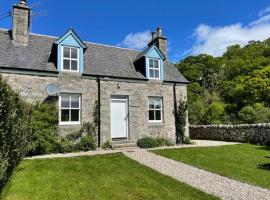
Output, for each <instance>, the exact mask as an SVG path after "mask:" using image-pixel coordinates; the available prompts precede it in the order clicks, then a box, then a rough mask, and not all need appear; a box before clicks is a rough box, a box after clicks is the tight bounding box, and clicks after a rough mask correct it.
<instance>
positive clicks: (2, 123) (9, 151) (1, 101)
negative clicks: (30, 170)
mask: <svg viewBox="0 0 270 200" xmlns="http://www.w3.org/2000/svg"><path fill="white" fill-rule="evenodd" d="M30 116H31V106H30V105H29V104H27V103H26V102H24V101H23V100H21V98H20V97H19V95H18V94H17V93H15V92H14V91H13V90H12V89H11V88H10V86H9V85H8V84H7V83H6V82H5V81H4V80H3V79H2V78H1V76H0V191H1V188H2V187H3V185H4V183H5V182H6V181H7V179H8V177H9V175H10V174H11V172H12V170H13V168H14V167H15V166H16V165H17V164H18V162H19V161H20V160H21V159H22V158H23V157H24V155H25V154H26V153H27V150H28V145H29V141H30V135H31V117H30Z"/></svg>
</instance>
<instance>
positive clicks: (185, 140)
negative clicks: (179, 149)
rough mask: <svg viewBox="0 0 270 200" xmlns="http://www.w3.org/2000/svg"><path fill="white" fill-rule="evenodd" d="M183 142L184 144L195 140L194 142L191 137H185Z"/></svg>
mask: <svg viewBox="0 0 270 200" xmlns="http://www.w3.org/2000/svg"><path fill="white" fill-rule="evenodd" d="M183 143H184V144H195V142H192V141H191V140H190V138H189V137H186V136H185V137H184V141H183Z"/></svg>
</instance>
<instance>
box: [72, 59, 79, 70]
mask: <svg viewBox="0 0 270 200" xmlns="http://www.w3.org/2000/svg"><path fill="white" fill-rule="evenodd" d="M77 63H78V62H77V61H76V60H72V61H71V70H77V69H78V64H77Z"/></svg>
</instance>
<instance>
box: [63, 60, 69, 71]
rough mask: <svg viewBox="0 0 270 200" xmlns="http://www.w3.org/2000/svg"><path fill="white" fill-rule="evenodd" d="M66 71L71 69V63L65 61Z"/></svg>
mask: <svg viewBox="0 0 270 200" xmlns="http://www.w3.org/2000/svg"><path fill="white" fill-rule="evenodd" d="M64 69H68V70H69V69H70V61H69V60H65V59H64Z"/></svg>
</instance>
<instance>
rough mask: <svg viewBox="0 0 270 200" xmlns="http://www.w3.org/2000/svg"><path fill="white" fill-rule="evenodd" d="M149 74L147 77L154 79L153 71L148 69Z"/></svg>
mask: <svg viewBox="0 0 270 200" xmlns="http://www.w3.org/2000/svg"><path fill="white" fill-rule="evenodd" d="M149 73H150V74H149V77H150V78H154V70H153V69H150V70H149Z"/></svg>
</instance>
